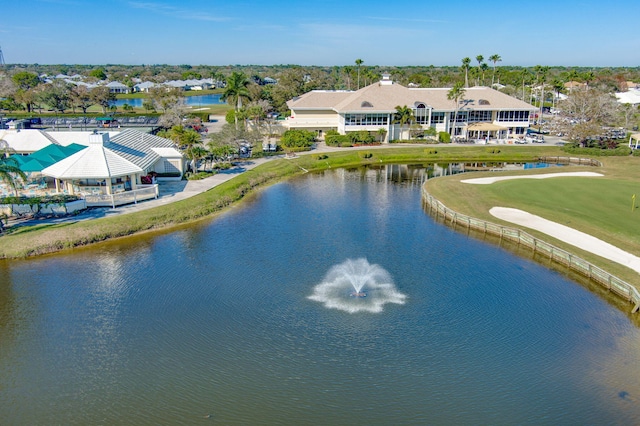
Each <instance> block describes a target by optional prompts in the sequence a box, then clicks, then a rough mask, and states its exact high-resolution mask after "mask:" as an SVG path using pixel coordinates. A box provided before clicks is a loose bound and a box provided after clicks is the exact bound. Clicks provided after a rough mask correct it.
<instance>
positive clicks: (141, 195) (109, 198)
mask: <svg viewBox="0 0 640 426" xmlns="http://www.w3.org/2000/svg"><path fill="white" fill-rule="evenodd" d="M158 194H159V192H158V185H138V187H137V189H135V190H133V191H125V192H120V193H117V194H88V195H85V197H84V200H85V201H86V203H87V207H109V206H110V207H113V208H115V207H116V206H121V205H124V204H131V203H135V204H137V203H138V201H144V200H151V199H154V198H158Z"/></svg>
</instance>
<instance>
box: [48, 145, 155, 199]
mask: <svg viewBox="0 0 640 426" xmlns="http://www.w3.org/2000/svg"><path fill="white" fill-rule="evenodd" d="M108 141H109V135H108V134H106V133H102V134H95V135H91V136H90V138H89V145H88V147H87V148H86V149H83V150H82V151H79V152H77V153H75V154H73V155H71V156H69V157H67V158H65V159H63V160H61V161H59V162H57V163H55V164H53V165H51V166H49V167H47V168H45V169H43V170H42V174H43V175H45V176H50V177H53V178H54V179H55V187H56V192H61V193H67V194H72V195H80V196H82V197H83V198H84V199H85V201H86V203H87V206H111V207H116V206H118V205H122V204H129V203H132V202H133V203H136V202H138V201H142V200H146V199H151V198H157V197H158V185H157V184H155V183H152V184H146V185H145V184H142V183H141V177H142V176H143V175H146V174H147V172H146V171H145V170H143V169H142V168H141V167H140V166H138V165H136V164H134V163H133V162H131V161H129V160H128V159H126V158H123V157H122V156H120V155H119V154H118V153H116V152H115V151H113V150H111V149H109V148H107V147H105V144H106V143H108Z"/></svg>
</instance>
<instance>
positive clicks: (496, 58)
mask: <svg viewBox="0 0 640 426" xmlns="http://www.w3.org/2000/svg"><path fill="white" fill-rule="evenodd" d="M489 60H490V61H491V62H493V76H492V77H491V87H493V84H494V83H495V78H496V63H498V62H502V58H501V57H500V55H498V54H497V53H496V54H495V55H491V56H489ZM499 82H500V81H499V80H498V83H499Z"/></svg>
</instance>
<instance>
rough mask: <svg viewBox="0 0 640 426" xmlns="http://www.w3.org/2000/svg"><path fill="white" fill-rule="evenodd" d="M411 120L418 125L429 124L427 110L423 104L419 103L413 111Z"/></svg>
mask: <svg viewBox="0 0 640 426" xmlns="http://www.w3.org/2000/svg"><path fill="white" fill-rule="evenodd" d="M413 118H414V119H415V121H416V123H418V124H429V109H428V108H427V107H426V105H425V104H423V103H419V104H417V105H416V107H415V108H414V109H413Z"/></svg>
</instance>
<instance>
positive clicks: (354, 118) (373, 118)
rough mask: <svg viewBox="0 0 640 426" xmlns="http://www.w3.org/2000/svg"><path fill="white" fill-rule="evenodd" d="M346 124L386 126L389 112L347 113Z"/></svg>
mask: <svg viewBox="0 0 640 426" xmlns="http://www.w3.org/2000/svg"><path fill="white" fill-rule="evenodd" d="M344 124H345V126H386V125H387V124H389V114H345V116H344Z"/></svg>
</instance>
